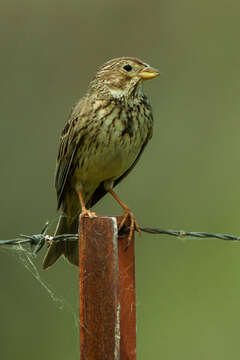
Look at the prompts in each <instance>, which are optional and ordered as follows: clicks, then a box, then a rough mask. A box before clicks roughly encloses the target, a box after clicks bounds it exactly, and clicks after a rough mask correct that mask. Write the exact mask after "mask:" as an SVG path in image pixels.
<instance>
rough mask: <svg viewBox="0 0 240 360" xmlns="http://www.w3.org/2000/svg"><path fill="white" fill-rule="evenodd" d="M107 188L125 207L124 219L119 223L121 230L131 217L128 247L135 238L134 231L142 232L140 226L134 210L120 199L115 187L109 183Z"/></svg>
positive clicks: (106, 185)
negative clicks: (114, 189)
mask: <svg viewBox="0 0 240 360" xmlns="http://www.w3.org/2000/svg"><path fill="white" fill-rule="evenodd" d="M105 189H106V190H107V192H109V194H111V195H112V196H113V197H114V199H115V200H117V202H118V203H119V205H120V206H121V207H122V208H123V219H122V221H121V224H120V225H119V230H121V229H122V227H123V225H124V224H125V222H126V220H127V219H128V218H129V219H130V230H129V236H128V245H127V247H128V246H129V244H130V242H131V240H132V238H133V234H134V231H137V232H139V233H140V229H139V226H138V224H137V222H136V220H135V217H134V215H133V212H132V211H131V210H130V209H129V207H128V206H127V205H126V204H125V203H124V202H123V201H122V200H121V199H119V197H118V196H117V194H116V193H115V192H114V191H113V189H112V188H111V187H110V186H108V184H105Z"/></svg>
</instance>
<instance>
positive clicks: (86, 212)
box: [80, 209, 97, 218]
mask: <svg viewBox="0 0 240 360" xmlns="http://www.w3.org/2000/svg"><path fill="white" fill-rule="evenodd" d="M80 216H81V217H82V216H88V217H90V218H93V217H97V215H96V213H95V212H93V211H91V210H89V209H84V210H82V212H81V215H80Z"/></svg>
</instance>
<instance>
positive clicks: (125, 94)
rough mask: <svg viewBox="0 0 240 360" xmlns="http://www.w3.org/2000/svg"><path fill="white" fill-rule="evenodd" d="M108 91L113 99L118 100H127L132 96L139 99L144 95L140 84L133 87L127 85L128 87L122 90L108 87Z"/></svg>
mask: <svg viewBox="0 0 240 360" xmlns="http://www.w3.org/2000/svg"><path fill="white" fill-rule="evenodd" d="M108 91H109V93H110V94H111V96H112V97H113V98H114V99H118V100H123V99H128V98H131V97H132V96H133V97H135V98H140V97H142V96H143V95H144V94H143V89H142V83H141V82H139V83H137V84H136V85H135V86H133V85H132V84H129V86H125V87H124V88H118V87H115V86H114V87H111V86H110V85H108Z"/></svg>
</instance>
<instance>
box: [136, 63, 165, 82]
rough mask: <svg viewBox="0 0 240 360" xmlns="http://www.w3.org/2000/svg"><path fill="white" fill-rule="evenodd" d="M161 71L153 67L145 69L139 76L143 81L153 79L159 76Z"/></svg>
mask: <svg viewBox="0 0 240 360" xmlns="http://www.w3.org/2000/svg"><path fill="white" fill-rule="evenodd" d="M159 74H160V73H159V71H158V70H156V69H154V68H152V67H151V66H148V67H145V68H143V69H142V70H140V71H139V73H138V76H140V78H141V79H143V80H148V79H153V78H155V77H157V76H158V75H159Z"/></svg>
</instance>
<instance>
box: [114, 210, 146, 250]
mask: <svg viewBox="0 0 240 360" xmlns="http://www.w3.org/2000/svg"><path fill="white" fill-rule="evenodd" d="M128 219H129V220H130V227H129V235H128V242H127V246H126V250H127V249H128V247H129V245H130V243H131V241H132V239H133V235H134V231H137V232H138V233H140V232H141V230H140V228H139V226H138V223H137V222H136V220H135V216H134V215H133V212H132V211H131V210H130V209H129V208H126V209H125V210H124V213H123V219H122V221H121V223H120V225H119V229H118V230H119V231H120V230H121V229H122V228H123V226H124V224H125V222H126V221H127V220H128Z"/></svg>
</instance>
